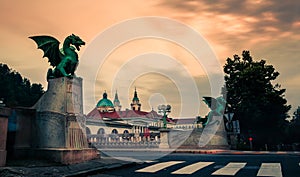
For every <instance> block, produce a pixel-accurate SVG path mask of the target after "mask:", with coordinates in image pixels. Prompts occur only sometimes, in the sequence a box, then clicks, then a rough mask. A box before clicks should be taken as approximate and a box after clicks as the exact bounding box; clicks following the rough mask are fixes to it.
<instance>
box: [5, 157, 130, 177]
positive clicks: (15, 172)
mask: <svg viewBox="0 0 300 177" xmlns="http://www.w3.org/2000/svg"><path fill="white" fill-rule="evenodd" d="M135 164H136V162H128V161H121V160H117V159H114V158H111V157H102V158H101V159H96V160H91V161H88V162H84V163H79V164H72V165H61V164H57V163H49V162H44V161H30V160H20V161H13V162H8V164H7V166H6V167H0V176H1V177H75V176H86V175H90V174H95V173H98V172H101V171H106V170H110V169H114V168H120V167H124V166H130V165H135Z"/></svg>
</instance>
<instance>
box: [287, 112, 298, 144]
mask: <svg viewBox="0 0 300 177" xmlns="http://www.w3.org/2000/svg"><path fill="white" fill-rule="evenodd" d="M288 133H289V137H288V143H300V106H298V108H297V110H296V111H295V112H294V115H293V118H292V119H291V121H290V124H289V129H288Z"/></svg>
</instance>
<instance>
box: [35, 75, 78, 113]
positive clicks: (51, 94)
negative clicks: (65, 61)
mask: <svg viewBox="0 0 300 177" xmlns="http://www.w3.org/2000/svg"><path fill="white" fill-rule="evenodd" d="M34 108H35V109H36V111H37V112H56V113H62V114H65V113H69V114H83V101H82V78H79V77H75V78H73V79H70V78H67V77H61V78H56V79H50V80H49V81H48V89H47V91H46V93H45V94H44V95H43V96H42V97H41V98H40V99H39V101H38V102H37V103H36V104H35V105H34Z"/></svg>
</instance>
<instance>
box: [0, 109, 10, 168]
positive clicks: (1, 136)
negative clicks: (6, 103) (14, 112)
mask: <svg viewBox="0 0 300 177" xmlns="http://www.w3.org/2000/svg"><path fill="white" fill-rule="evenodd" d="M10 111H11V110H10V109H9V108H0V167H1V166H5V163H6V154H7V152H6V139H7V126H8V116H9V115H10Z"/></svg>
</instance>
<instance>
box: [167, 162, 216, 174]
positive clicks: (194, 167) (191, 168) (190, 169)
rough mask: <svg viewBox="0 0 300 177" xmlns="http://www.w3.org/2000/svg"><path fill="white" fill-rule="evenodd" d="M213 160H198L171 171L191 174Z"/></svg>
mask: <svg viewBox="0 0 300 177" xmlns="http://www.w3.org/2000/svg"><path fill="white" fill-rule="evenodd" d="M213 163H214V162H198V163H194V164H191V165H189V166H186V167H183V168H181V169H179V170H176V171H174V172H172V174H192V173H194V172H195V171H198V170H200V169H202V168H204V167H206V166H208V165H211V164H213Z"/></svg>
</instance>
